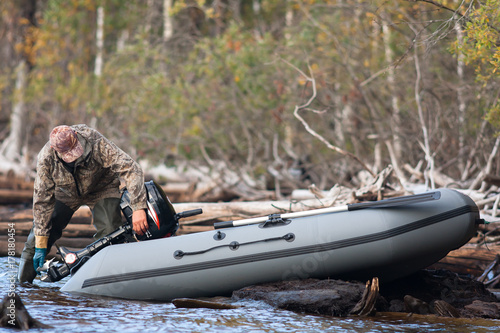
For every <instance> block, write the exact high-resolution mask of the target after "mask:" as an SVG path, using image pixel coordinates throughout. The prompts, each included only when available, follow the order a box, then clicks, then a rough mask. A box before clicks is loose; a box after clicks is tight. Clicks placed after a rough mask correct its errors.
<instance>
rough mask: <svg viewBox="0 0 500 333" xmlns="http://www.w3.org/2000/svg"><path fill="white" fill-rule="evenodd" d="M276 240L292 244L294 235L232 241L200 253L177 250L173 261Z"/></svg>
mask: <svg viewBox="0 0 500 333" xmlns="http://www.w3.org/2000/svg"><path fill="white" fill-rule="evenodd" d="M278 240H286V241H287V242H293V241H294V240H295V235H294V234H293V233H288V234H286V235H283V236H280V237H273V238H266V239H260V240H256V241H251V242H246V243H241V244H240V243H238V242H236V241H233V242H231V243H229V244H223V245H217V246H214V247H211V248H208V249H205V250H200V251H192V252H184V251H182V250H177V251H175V252H174V258H175V259H182V257H184V256H191V255H197V254H203V253H207V252H208V251H212V250H215V249H218V248H221V247H228V248H229V249H231V250H233V251H235V250H237V249H238V248H239V247H240V246H242V245H250V244H255V243H261V242H271V241H278Z"/></svg>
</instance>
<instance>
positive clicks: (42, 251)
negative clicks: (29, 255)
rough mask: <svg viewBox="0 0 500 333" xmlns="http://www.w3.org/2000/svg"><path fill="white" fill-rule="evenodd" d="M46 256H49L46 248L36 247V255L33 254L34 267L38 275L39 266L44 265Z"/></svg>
mask: <svg viewBox="0 0 500 333" xmlns="http://www.w3.org/2000/svg"><path fill="white" fill-rule="evenodd" d="M46 256H47V249H46V248H38V247H35V255H34V256H33V267H34V268H35V272H36V274H37V275H40V272H39V271H38V268H40V267H42V266H43V263H44V262H45V257H46Z"/></svg>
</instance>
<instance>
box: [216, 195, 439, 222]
mask: <svg viewBox="0 0 500 333" xmlns="http://www.w3.org/2000/svg"><path fill="white" fill-rule="evenodd" d="M440 197H441V192H439V191H433V192H425V193H421V194H414V195H408V196H404V197H396V198H389V199H384V200H379V201H367V202H360V203H355V204H349V205H343V206H337V207H328V208H320V209H314V210H308V211H303V212H295V213H286V214H281V215H279V217H281V218H282V219H288V218H296V217H304V216H311V215H318V214H325V213H338V212H345V211H353V210H359V209H366V208H387V207H395V206H402V205H410V204H415V203H419V202H424V201H430V200H438V199H439V198H440ZM268 219H269V217H268V216H261V217H254V218H250V219H243V220H237V221H224V222H215V223H214V228H215V229H221V228H230V227H238V226H242V225H248V224H256V223H261V222H266V221H267V220H268Z"/></svg>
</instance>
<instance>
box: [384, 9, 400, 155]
mask: <svg viewBox="0 0 500 333" xmlns="http://www.w3.org/2000/svg"><path fill="white" fill-rule="evenodd" d="M384 16H386V17H387V15H384ZM382 36H383V41H384V49H385V61H386V63H387V66H388V69H387V85H388V86H389V90H390V92H391V106H392V117H391V127H392V137H393V145H392V147H393V149H394V157H395V158H396V160H398V161H399V160H401V156H402V145H401V142H402V140H401V134H400V132H401V111H400V108H399V98H398V96H397V94H396V79H395V77H396V75H395V73H394V66H392V64H393V62H394V52H393V51H392V48H391V45H390V44H391V32H390V30H389V25H388V21H387V19H386V20H384V23H383V25H382Z"/></svg>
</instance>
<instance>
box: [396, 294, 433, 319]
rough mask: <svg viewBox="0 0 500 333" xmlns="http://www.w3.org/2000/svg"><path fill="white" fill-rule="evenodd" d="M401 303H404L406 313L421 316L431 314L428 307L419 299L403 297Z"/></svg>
mask: <svg viewBox="0 0 500 333" xmlns="http://www.w3.org/2000/svg"><path fill="white" fill-rule="evenodd" d="M403 302H404V303H405V309H406V312H409V313H416V314H423V315H426V314H431V313H432V310H431V307H430V305H429V304H428V303H427V302H424V301H422V300H421V299H418V298H415V297H413V296H410V295H405V297H403Z"/></svg>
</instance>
